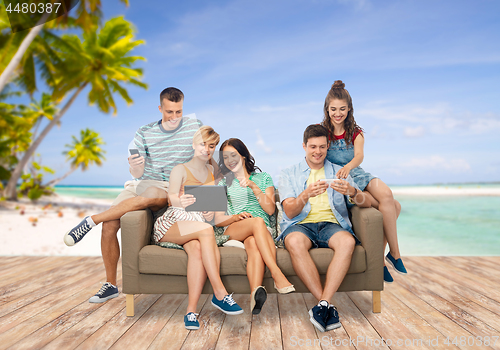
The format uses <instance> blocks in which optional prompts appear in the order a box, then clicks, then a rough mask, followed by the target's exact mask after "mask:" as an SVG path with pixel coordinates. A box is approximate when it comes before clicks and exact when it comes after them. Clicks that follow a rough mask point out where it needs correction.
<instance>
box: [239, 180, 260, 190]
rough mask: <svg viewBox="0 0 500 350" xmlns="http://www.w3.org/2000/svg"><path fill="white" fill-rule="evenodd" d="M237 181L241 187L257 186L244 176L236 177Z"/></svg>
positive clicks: (252, 187)
mask: <svg viewBox="0 0 500 350" xmlns="http://www.w3.org/2000/svg"><path fill="white" fill-rule="evenodd" d="M238 181H239V182H240V186H241V187H250V188H251V189H252V190H253V189H254V188H255V187H257V185H256V184H255V182H253V181H252V180H250V179H247V178H246V177H242V178H238Z"/></svg>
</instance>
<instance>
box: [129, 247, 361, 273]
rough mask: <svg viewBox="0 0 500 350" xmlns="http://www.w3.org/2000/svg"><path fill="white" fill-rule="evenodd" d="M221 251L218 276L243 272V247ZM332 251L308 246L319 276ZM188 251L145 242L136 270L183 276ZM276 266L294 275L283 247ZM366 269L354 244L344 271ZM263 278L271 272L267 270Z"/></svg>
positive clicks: (357, 271)
mask: <svg viewBox="0 0 500 350" xmlns="http://www.w3.org/2000/svg"><path fill="white" fill-rule="evenodd" d="M219 251H220V254H221V270H220V271H221V275H222V276H228V275H243V276H245V275H246V263H247V255H246V252H245V250H244V249H241V248H234V247H221V248H219ZM333 253H334V252H333V250H331V249H328V248H319V249H311V250H310V254H311V257H312V259H313V261H314V263H315V264H316V266H317V267H318V272H319V274H320V275H324V274H326V271H327V270H328V265H329V264H330V261H331V260H332V258H333ZM187 260H188V259H187V254H186V252H185V251H183V250H178V249H170V248H161V247H159V246H155V245H147V246H145V247H144V248H142V249H141V251H140V252H139V272H140V273H145V274H158V275H174V276H186V271H187ZM277 262H278V266H279V267H280V268H281V271H283V273H284V274H285V276H296V275H297V274H296V273H295V270H294V269H293V266H292V261H291V259H290V254H289V253H288V251H286V250H285V249H282V248H279V249H278V250H277ZM365 270H366V253H365V250H364V248H363V247H362V246H359V245H358V246H356V248H355V249H354V253H353V256H352V260H351V266H350V267H349V270H348V272H347V273H362V272H364V271H365ZM265 276H266V277H271V274H270V273H269V271H268V270H267V269H266V274H265Z"/></svg>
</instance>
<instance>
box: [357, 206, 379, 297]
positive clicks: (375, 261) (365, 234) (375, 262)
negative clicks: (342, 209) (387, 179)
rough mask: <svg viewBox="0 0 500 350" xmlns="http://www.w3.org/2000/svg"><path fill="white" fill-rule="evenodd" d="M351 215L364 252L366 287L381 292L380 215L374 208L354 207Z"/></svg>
mask: <svg viewBox="0 0 500 350" xmlns="http://www.w3.org/2000/svg"><path fill="white" fill-rule="evenodd" d="M351 215H352V218H351V222H352V228H353V230H354V233H355V234H356V236H357V237H358V238H359V240H360V241H361V245H362V246H363V248H364V249H365V251H366V272H367V273H368V276H367V279H366V285H367V286H371V290H382V289H383V267H384V227H383V223H382V213H380V212H379V211H378V210H377V209H375V208H359V207H357V206H354V207H352V209H351ZM374 286H376V287H374ZM375 288H376V289H375Z"/></svg>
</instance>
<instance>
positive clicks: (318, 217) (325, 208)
mask: <svg viewBox="0 0 500 350" xmlns="http://www.w3.org/2000/svg"><path fill="white" fill-rule="evenodd" d="M324 178H325V167H323V168H321V169H319V170H314V169H311V174H309V178H308V179H307V186H309V185H310V184H312V183H314V182H316V181H318V180H320V179H324ZM309 203H311V211H310V212H309V214H308V215H307V217H306V218H305V219H304V220H302V221H301V222H299V224H306V223H317V222H325V221H327V222H333V223H334V224H338V223H339V222H338V221H337V219H336V218H335V215H333V212H332V209H331V208H330V203H329V201H328V193H327V191H325V192H323V193H322V194H320V195H319V196H316V197H311V198H309Z"/></svg>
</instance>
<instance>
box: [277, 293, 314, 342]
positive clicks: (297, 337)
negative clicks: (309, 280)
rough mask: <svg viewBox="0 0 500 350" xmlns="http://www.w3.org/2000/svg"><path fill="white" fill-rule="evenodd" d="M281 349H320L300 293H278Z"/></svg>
mask: <svg viewBox="0 0 500 350" xmlns="http://www.w3.org/2000/svg"><path fill="white" fill-rule="evenodd" d="M278 308H279V312H280V319H281V332H282V339H283V349H321V346H320V344H319V343H320V342H319V339H318V337H317V336H316V331H315V327H314V326H313V324H312V323H311V321H309V310H308V309H307V306H306V303H305V301H304V297H303V296H302V294H301V293H292V294H285V295H282V294H279V295H278Z"/></svg>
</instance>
